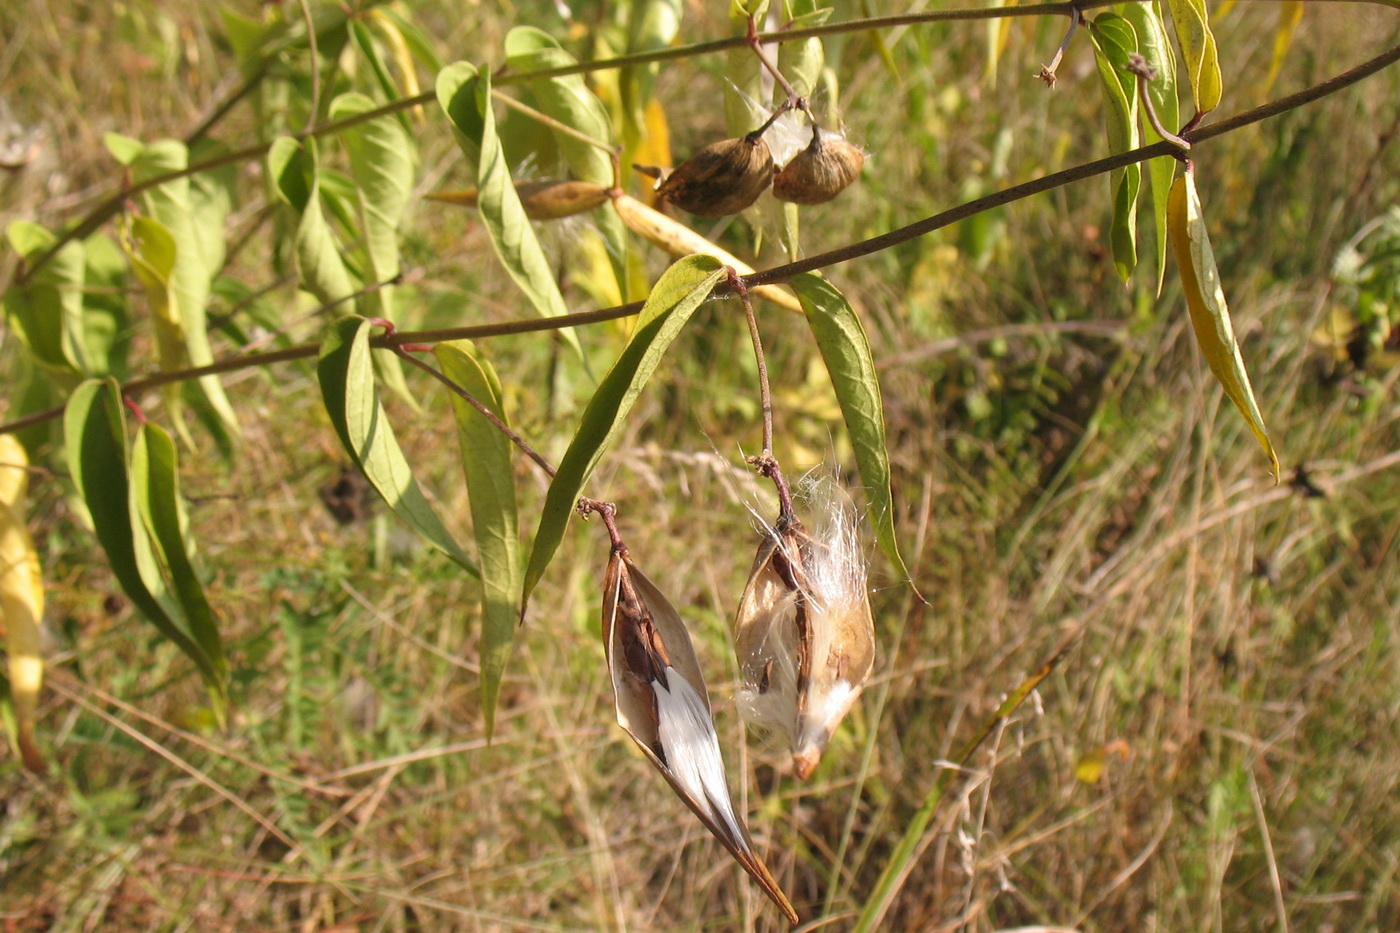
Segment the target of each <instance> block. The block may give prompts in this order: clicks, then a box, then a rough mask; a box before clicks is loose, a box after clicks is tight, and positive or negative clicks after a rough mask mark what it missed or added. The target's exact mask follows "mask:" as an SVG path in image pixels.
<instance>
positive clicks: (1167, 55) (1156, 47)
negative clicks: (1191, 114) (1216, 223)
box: [1120, 2, 1181, 295]
mask: <svg viewBox="0 0 1400 933" xmlns="http://www.w3.org/2000/svg"><path fill="white" fill-rule="evenodd" d="M1120 9H1121V10H1122V12H1123V17H1124V18H1125V19H1127V20H1128V22H1129V23H1131V24H1132V26H1133V31H1134V32H1135V33H1136V34H1137V43H1138V51H1139V52H1140V53H1142V57H1143V58H1145V59H1147V63H1148V64H1149V65H1151V66H1152V67H1153V68H1155V69H1156V70H1157V77H1155V78H1154V79H1152V80H1151V81H1150V82H1148V85H1147V96H1148V99H1149V100H1151V101H1152V109H1153V110H1154V111H1155V112H1156V113H1157V118H1158V120H1159V121H1160V122H1161V124H1162V127H1163V129H1165V130H1166V131H1167V132H1169V133H1174V132H1176V130H1177V129H1179V128H1180V126H1181V103H1180V101H1179V100H1178V98H1177V83H1176V54H1175V52H1174V50H1173V49H1172V47H1171V41H1170V40H1169V39H1168V37H1167V30H1166V26H1165V25H1163V23H1162V11H1161V7H1160V5H1159V4H1158V3H1156V2H1153V3H1129V4H1124V5H1123V6H1122V7H1121V8H1120ZM1142 122H1143V130H1142V132H1143V134H1144V135H1146V134H1147V133H1148V132H1151V128H1150V127H1149V126H1148V125H1147V119H1146V115H1145V114H1144V115H1143V121H1142ZM1153 135H1156V134H1155V132H1154V133H1153ZM1175 176H1176V159H1175V158H1173V157H1172V156H1159V157H1158V158H1155V159H1151V160H1150V161H1148V163H1147V178H1148V185H1149V187H1150V190H1151V192H1152V229H1153V233H1154V234H1155V239H1154V243H1155V244H1156V250H1157V294H1159V295H1160V294H1161V293H1162V282H1163V281H1164V280H1165V278H1166V274H1167V194H1168V192H1170V191H1171V187H1172V179H1173V178H1174V177H1175Z"/></svg>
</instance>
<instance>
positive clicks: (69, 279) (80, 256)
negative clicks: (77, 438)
mask: <svg viewBox="0 0 1400 933" xmlns="http://www.w3.org/2000/svg"><path fill="white" fill-rule="evenodd" d="M5 235H6V237H7V238H8V239H9V241H10V245H11V246H12V247H14V250H15V252H16V253H18V254H19V255H20V256H21V257H23V258H24V259H26V260H29V259H33V258H36V257H37V256H39V255H41V254H43V253H47V252H48V251H49V250H50V249H51V248H52V247H53V244H54V243H56V242H57V241H58V238H57V237H55V236H54V235H53V234H52V233H50V232H49V231H47V230H45V229H44V228H43V227H41V226H39V225H38V224H35V223H31V222H29V221H27V220H16V221H13V222H11V223H10V225H9V226H8V227H6V228H5ZM84 252H85V250H84V247H83V242H82V241H81V240H71V241H69V242H68V243H65V244H64V246H63V248H62V249H60V250H59V251H58V252H57V253H55V254H54V257H53V258H52V259H51V260H49V262H48V263H47V264H46V265H45V266H44V267H43V268H42V269H40V270H39V271H38V272H37V273H35V274H34V275H33V276H31V277H30V278H29V279H28V280H27V281H25V283H24V284H23V285H15V286H11V287H10V288H9V289H7V290H6V292H5V319H6V321H7V322H8V323H9V325H10V327H12V328H13V329H14V331H15V333H17V334H19V336H20V338H21V339H22V340H23V341H24V344H25V346H26V347H28V349H29V352H30V354H31V355H32V356H33V357H34V359H35V361H37V362H38V363H39V364H40V365H41V366H43V367H44V368H45V369H47V370H49V371H50V372H52V373H64V374H67V375H70V376H71V375H75V374H77V375H81V374H83V373H86V372H87V371H88V363H87V358H86V350H85V347H84V345H83V340H82V335H83V284H84ZM73 381H74V382H76V380H73ZM70 384H71V383H70Z"/></svg>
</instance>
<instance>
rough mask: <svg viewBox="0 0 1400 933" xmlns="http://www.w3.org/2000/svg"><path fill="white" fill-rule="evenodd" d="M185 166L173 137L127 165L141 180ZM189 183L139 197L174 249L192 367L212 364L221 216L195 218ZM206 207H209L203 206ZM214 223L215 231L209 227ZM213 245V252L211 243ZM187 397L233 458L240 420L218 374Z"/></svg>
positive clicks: (185, 153)
mask: <svg viewBox="0 0 1400 933" xmlns="http://www.w3.org/2000/svg"><path fill="white" fill-rule="evenodd" d="M188 165H189V150H188V149H187V148H186V147H185V144H184V143H181V142H179V141H177V140H173V139H163V140H157V141H156V142H153V143H148V144H147V145H146V146H145V148H144V149H142V151H141V152H140V153H139V154H138V155H137V156H136V158H135V160H134V161H133V162H132V163H131V175H132V180H133V181H137V182H140V181H144V180H146V179H148V178H153V177H155V176H158V175H164V174H166V173H168V172H173V171H181V170H183V169H185V168H186V167H187V166H188ZM190 187H191V185H190V179H189V178H176V179H174V180H172V181H168V182H166V183H165V184H163V185H160V186H158V187H155V188H152V189H150V190H148V191H146V192H145V193H144V194H143V195H142V199H143V200H144V201H145V204H146V210H147V213H149V214H150V215H151V216H152V217H154V218H155V219H156V220H158V221H160V222H161V224H163V225H164V226H165V228H166V229H167V230H169V231H170V235H171V236H172V237H173V238H174V242H175V245H176V254H175V266H174V269H173V270H172V272H171V274H170V277H169V278H170V290H171V294H172V301H171V312H172V313H173V314H175V315H176V316H178V318H179V320H180V321H181V323H182V324H183V326H184V340H185V346H186V349H187V351H188V355H189V362H190V365H193V366H205V365H207V364H209V363H212V362H214V351H213V349H212V348H211V347H210V345H209V329H208V323H207V319H206V316H205V314H206V308H207V306H208V303H209V291H210V287H211V284H212V282H213V281H214V276H215V275H217V274H218V272H219V268H220V267H221V266H222V264H223V219H224V218H223V216H222V215H221V214H219V213H218V211H217V210H205V211H203V212H202V213H199V214H197V213H196V211H195V202H194V200H193V199H192V198H191V195H190ZM206 206H207V205H206ZM214 225H217V228H216V229H212V228H213V227H214ZM214 242H217V244H218V247H217V249H211V243H214ZM182 391H183V392H184V395H185V398H186V399H187V400H188V401H189V402H190V404H191V405H193V406H194V408H195V410H196V412H198V413H199V415H200V420H201V421H203V422H204V425H205V427H206V428H208V429H209V431H210V433H211V434H212V435H213V436H214V439H215V441H216V442H217V443H218V444H219V447H220V449H221V450H222V451H223V452H224V455H225V456H229V455H231V454H232V450H233V444H234V442H235V440H236V439H237V438H238V436H239V435H240V433H241V432H240V430H239V427H238V417H237V415H235V414H234V411H233V406H232V405H230V404H229V401H228V396H227V395H225V393H224V388H223V384H222V383H220V382H219V379H218V377H217V376H204V377H202V378H200V379H197V380H191V381H189V382H186V383H183V389H182Z"/></svg>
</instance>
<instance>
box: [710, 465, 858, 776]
mask: <svg viewBox="0 0 1400 933" xmlns="http://www.w3.org/2000/svg"><path fill="white" fill-rule="evenodd" d="M806 499H807V502H808V503H809V504H810V505H811V511H812V512H813V513H814V514H815V515H816V521H815V530H814V531H813V532H811V533H809V532H808V531H807V529H806V527H805V526H803V524H802V522H800V521H799V520H798V519H797V517H796V516H792V515H779V516H778V520H777V521H776V522H775V523H774V524H773V525H772V526H771V527H769V528H768V529H767V530H766V532H765V534H764V539H763V542H762V543H761V544H760V545H759V548H758V553H757V554H756V555H755V557H754V562H753V569H752V570H750V572H749V581H748V584H747V585H746V586H745V587H744V595H743V598H742V599H740V600H739V611H738V613H737V615H736V616H735V619H734V652H735V654H736V655H737V657H738V661H739V671H740V674H741V675H742V677H743V685H742V686H741V688H740V690H739V694H738V697H737V698H736V701H737V704H738V707H739V713H740V715H741V716H743V718H744V720H745V721H746V722H748V723H750V724H751V725H753V726H755V727H757V728H758V729H759V730H761V731H764V732H768V733H771V734H773V735H776V736H778V737H780V738H781V739H783V740H784V741H785V742H786V743H787V745H788V747H789V749H790V750H791V751H792V763H793V770H794V771H795V772H796V773H797V776H798V777H800V778H803V779H806V778H808V777H810V776H811V775H812V772H813V771H815V770H816V767H817V764H818V763H819V762H820V761H821V757H822V754H823V753H824V752H825V751H826V746H827V743H828V742H830V741H831V737H832V735H833V734H834V733H835V732H836V728H837V727H838V726H839V725H840V724H841V720H842V719H844V718H845V717H846V714H847V713H848V712H850V709H851V707H852V706H853V705H855V701H856V699H857V698H858V697H859V696H860V693H861V690H862V689H863V688H864V687H865V682H866V680H868V679H869V677H870V672H871V669H872V668H873V667H874V664H875V623H874V619H873V618H872V616H871V613H870V592H869V587H868V585H867V583H866V574H865V560H864V558H863V557H862V555H861V550H860V537H859V534H858V532H857V522H856V517H855V507H854V505H853V504H852V503H851V501H850V497H848V496H847V495H846V494H845V492H844V491H843V490H842V489H841V488H840V487H838V486H837V485H836V483H835V482H834V481H833V480H830V479H826V480H822V481H819V482H817V483H816V484H814V485H813V486H812V487H811V489H810V493H809V495H807V496H806Z"/></svg>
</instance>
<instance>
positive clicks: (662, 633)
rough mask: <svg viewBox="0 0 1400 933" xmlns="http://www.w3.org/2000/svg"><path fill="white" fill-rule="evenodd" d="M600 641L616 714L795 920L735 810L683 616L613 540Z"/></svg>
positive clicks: (698, 813) (675, 787) (682, 795)
mask: <svg viewBox="0 0 1400 933" xmlns="http://www.w3.org/2000/svg"><path fill="white" fill-rule="evenodd" d="M603 644H604V646H605V648H606V653H607V659H608V671H609V673H610V675H611V677H612V685H613V696H614V700H615V703H616V708H617V721H618V724H619V725H621V726H622V728H623V729H625V730H626V731H627V734H628V735H630V736H631V737H632V740H633V741H635V742H636V743H637V745H638V746H639V747H640V748H641V749H642V751H643V752H644V753H645V754H646V756H647V758H648V760H650V761H651V763H652V764H653V765H654V766H655V767H656V769H657V770H658V771H660V772H661V775H662V776H663V777H664V778H666V781H667V783H669V784H670V785H671V789H672V790H674V791H675V792H676V794H677V795H678V796H679V797H680V798H681V799H682V800H684V801H685V803H686V805H687V806H689V807H690V809H691V810H693V811H694V812H695V815H696V816H698V817H699V818H700V822H702V823H704V824H705V828H706V829H708V830H709V831H710V832H711V833H713V834H714V836H715V838H716V839H718V840H719V841H720V842H721V843H722V844H723V845H724V847H725V848H726V849H728V850H729V854H730V855H732V856H734V859H735V861H737V862H738V863H739V864H740V865H741V866H743V868H744V870H745V871H747V872H748V873H749V875H750V876H751V877H752V878H753V879H754V881H756V882H758V884H759V886H760V887H761V888H763V891H764V893H766V894H767V895H768V897H769V898H771V899H772V901H773V903H775V904H777V905H778V907H779V908H781V909H782V911H783V913H784V914H785V915H787V918H788V919H789V920H791V921H792V922H793V923H796V922H797V921H798V917H797V912H796V911H795V910H793V907H792V904H791V903H790V902H789V901H788V899H787V896H786V895H784V894H783V891H782V888H780V887H779V886H778V882H777V881H775V880H774V878H773V875H772V874H771V873H770V872H769V871H768V868H767V866H766V865H764V863H763V860H762V859H761V858H759V856H758V854H757V853H756V852H755V851H754V847H753V840H752V839H750V837H749V832H748V829H747V827H746V826H745V825H744V821H743V820H742V819H741V818H740V817H739V815H738V814H737V813H736V812H735V810H734V803H733V798H732V796H731V794H730V792H729V782H728V779H727V778H726V777H725V772H724V759H723V757H722V756H721V755H720V750H719V737H718V736H717V735H716V734H715V724H714V720H713V719H712V718H711V716H710V695H709V692H708V691H707V690H706V689H705V680H704V677H703V676H702V675H701V673H700V662H699V661H698V660H697V659H696V657H695V649H694V648H693V647H692V646H691V643H690V635H689V633H688V632H687V631H686V628H685V623H684V622H682V621H681V617H680V615H679V614H678V613H677V612H676V610H675V608H674V607H673V606H672V605H671V603H670V600H668V599H667V598H666V597H665V596H664V595H663V594H662V593H661V591H660V590H658V589H657V588H656V586H655V585H654V584H652V582H651V581H650V580H648V579H647V578H646V575H645V574H643V573H642V572H641V571H640V570H639V569H637V567H636V565H635V564H633V563H632V561H631V560H630V559H628V555H627V550H626V548H625V547H623V548H618V547H614V549H613V553H612V559H611V560H609V561H608V570H607V575H606V576H605V577H604V579H603Z"/></svg>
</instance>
